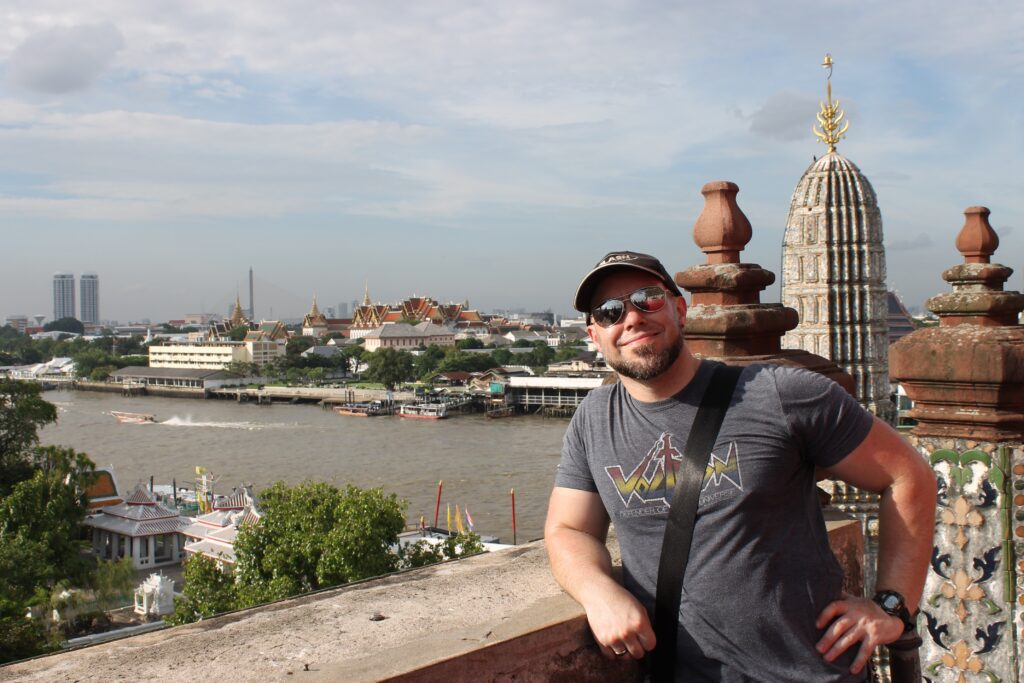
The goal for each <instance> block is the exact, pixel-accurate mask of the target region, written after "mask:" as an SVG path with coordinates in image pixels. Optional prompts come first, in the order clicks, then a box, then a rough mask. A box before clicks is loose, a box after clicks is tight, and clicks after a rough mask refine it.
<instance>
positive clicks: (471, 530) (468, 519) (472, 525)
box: [466, 505, 476, 533]
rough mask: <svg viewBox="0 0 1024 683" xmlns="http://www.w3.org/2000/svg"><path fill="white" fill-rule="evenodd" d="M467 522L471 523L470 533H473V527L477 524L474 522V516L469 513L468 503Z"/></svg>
mask: <svg viewBox="0 0 1024 683" xmlns="http://www.w3.org/2000/svg"><path fill="white" fill-rule="evenodd" d="M466 522H468V523H469V533H473V527H474V526H476V525H475V524H473V518H472V517H471V516H470V515H469V506H468V505H467V506H466Z"/></svg>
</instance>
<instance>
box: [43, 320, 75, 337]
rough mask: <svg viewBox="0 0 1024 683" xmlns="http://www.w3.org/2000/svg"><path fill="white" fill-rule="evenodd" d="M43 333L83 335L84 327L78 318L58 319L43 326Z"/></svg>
mask: <svg viewBox="0 0 1024 683" xmlns="http://www.w3.org/2000/svg"><path fill="white" fill-rule="evenodd" d="M43 332H73V333H75V334H85V325H83V324H82V321H80V320H79V319H78V318H60V319H59V320H51V321H50V322H48V323H46V324H45V325H43Z"/></svg>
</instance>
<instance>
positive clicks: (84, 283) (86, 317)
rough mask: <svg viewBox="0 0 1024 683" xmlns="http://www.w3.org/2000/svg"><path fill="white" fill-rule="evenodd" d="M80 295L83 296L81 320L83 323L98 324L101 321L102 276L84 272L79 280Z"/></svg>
mask: <svg viewBox="0 0 1024 683" xmlns="http://www.w3.org/2000/svg"><path fill="white" fill-rule="evenodd" d="M78 286H79V295H80V296H81V309H80V310H81V312H82V317H81V318H80V320H81V321H82V322H83V323H92V324H93V325H98V324H99V322H100V277H99V275H97V274H96V273H82V278H81V280H79V283H78Z"/></svg>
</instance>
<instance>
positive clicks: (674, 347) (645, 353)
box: [605, 334, 683, 382]
mask: <svg viewBox="0 0 1024 683" xmlns="http://www.w3.org/2000/svg"><path fill="white" fill-rule="evenodd" d="M682 350H683V335H682V334H679V335H677V336H676V339H675V341H674V342H673V343H672V344H671V345H670V346H669V347H667V348H665V349H663V350H661V351H656V350H655V349H654V348H653V346H641V347H639V348H637V349H636V355H637V358H634V359H630V360H626V359H625V358H619V359H618V360H616V361H614V362H613V361H611V360H608V359H607V358H605V362H607V363H608V365H609V366H611V368H612V370H614V371H615V372H617V373H619V374H620V375H622V376H624V377H628V378H630V379H634V380H638V381H641V382H643V381H646V380H649V379H654V378H655V377H657V376H658V375H660V374H661V373H663V372H665V371H666V370H668V369H669V368H670V367H672V364H673V363H675V362H676V359H677V358H679V354H680V353H682Z"/></svg>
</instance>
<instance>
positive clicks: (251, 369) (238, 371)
mask: <svg viewBox="0 0 1024 683" xmlns="http://www.w3.org/2000/svg"><path fill="white" fill-rule="evenodd" d="M224 372H226V373H228V374H229V375H234V376H235V377H253V376H255V375H258V374H259V373H260V366H259V365H258V364H257V363H249V362H248V361H244V360H233V361H231V362H230V363H228V364H227V365H225V366H224Z"/></svg>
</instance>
